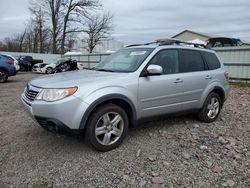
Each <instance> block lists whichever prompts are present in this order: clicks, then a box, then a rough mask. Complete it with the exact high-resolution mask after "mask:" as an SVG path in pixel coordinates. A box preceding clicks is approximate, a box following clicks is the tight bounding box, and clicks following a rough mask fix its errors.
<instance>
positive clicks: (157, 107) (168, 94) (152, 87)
mask: <svg viewBox="0 0 250 188" xmlns="http://www.w3.org/2000/svg"><path fill="white" fill-rule="evenodd" d="M150 64H155V65H160V66H161V67H162V69H163V73H162V75H152V76H150V75H148V76H144V77H140V78H139V91H138V93H139V96H138V98H139V103H140V110H141V117H149V116H155V115H162V114H167V113H172V112H177V111H180V110H181V103H180V101H181V98H182V95H183V93H182V89H181V85H182V80H181V79H180V78H179V76H180V74H179V58H178V50H177V49H176V50H175V49H171V50H161V51H159V52H158V53H157V54H156V55H155V56H154V57H153V58H152V59H151V61H150V62H149V64H148V65H150ZM148 65H147V66H148Z"/></svg>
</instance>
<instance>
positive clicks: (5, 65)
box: [0, 54, 17, 83]
mask: <svg viewBox="0 0 250 188" xmlns="http://www.w3.org/2000/svg"><path fill="white" fill-rule="evenodd" d="M16 72H17V71H16V68H15V66H14V61H13V60H11V59H10V58H8V57H7V56H5V55H1V54H0V83H4V82H6V81H7V80H8V77H9V76H14V75H16Z"/></svg>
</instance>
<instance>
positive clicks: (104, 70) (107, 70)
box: [94, 69, 114, 72]
mask: <svg viewBox="0 0 250 188" xmlns="http://www.w3.org/2000/svg"><path fill="white" fill-rule="evenodd" d="M94 70H96V71H103V72H114V71H113V70H109V69H94Z"/></svg>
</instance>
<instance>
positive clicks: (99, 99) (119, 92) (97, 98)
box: [80, 87, 138, 129]
mask: <svg viewBox="0 0 250 188" xmlns="http://www.w3.org/2000/svg"><path fill="white" fill-rule="evenodd" d="M136 96H137V95H136V94H133V93H131V92H129V91H128V90H126V89H125V88H123V87H105V88H102V89H99V90H96V91H94V92H92V93H91V94H89V95H88V96H87V97H85V98H84V102H85V103H88V104H89V105H90V106H89V108H88V109H87V110H86V112H85V113H84V115H83V118H82V121H81V124H80V129H84V128H85V125H86V123H87V120H88V118H89V116H90V114H91V112H92V111H93V110H94V109H95V107H97V106H98V105H99V104H101V103H103V102H105V101H108V100H112V99H120V100H123V101H125V102H126V103H127V104H129V106H130V108H131V109H132V122H133V123H134V122H135V121H136V120H137V111H138V110H137V102H136V101H137V98H136Z"/></svg>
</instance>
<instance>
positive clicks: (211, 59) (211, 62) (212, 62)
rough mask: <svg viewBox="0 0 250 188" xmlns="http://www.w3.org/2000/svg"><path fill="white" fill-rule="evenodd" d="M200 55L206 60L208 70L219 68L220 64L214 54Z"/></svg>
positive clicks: (204, 53)
mask: <svg viewBox="0 0 250 188" xmlns="http://www.w3.org/2000/svg"><path fill="white" fill-rule="evenodd" d="M202 54H203V57H204V58H205V60H206V63H207V65H208V68H209V70H214V69H218V68H220V62H219V60H218V58H217V57H216V55H215V54H214V53H209V52H202Z"/></svg>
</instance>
